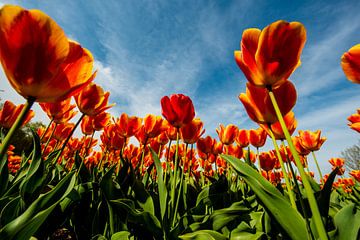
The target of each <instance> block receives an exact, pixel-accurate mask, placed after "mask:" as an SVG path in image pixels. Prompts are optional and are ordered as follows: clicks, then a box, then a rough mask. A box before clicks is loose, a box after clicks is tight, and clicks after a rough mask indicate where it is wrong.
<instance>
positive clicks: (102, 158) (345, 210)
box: [0, 5, 360, 240]
mask: <svg viewBox="0 0 360 240" xmlns="http://www.w3.org/2000/svg"><path fill="white" fill-rule="evenodd" d="M239 41H240V49H239V50H235V51H234V58H235V61H236V63H237V65H238V66H239V74H241V72H242V73H243V74H244V76H245V77H246V79H247V83H246V92H245V93H241V94H240V95H239V100H240V101H239V104H242V105H243V106H244V111H246V112H247V114H248V116H249V118H250V119H251V120H252V121H254V122H255V123H257V124H258V125H259V128H258V129H241V128H239V127H238V126H237V125H236V124H229V125H223V124H220V125H219V127H218V128H217V129H216V132H217V136H210V135H206V134H205V129H204V123H203V122H202V120H201V119H199V118H198V117H197V116H196V109H195V107H194V104H193V102H192V100H191V99H190V98H189V97H188V96H186V95H183V94H180V93H178V94H171V95H170V94H169V96H164V97H162V98H161V99H159V101H160V103H161V112H162V116H156V115H153V114H151V113H149V114H147V115H146V116H145V117H143V118H140V117H138V116H129V115H127V114H126V113H122V114H121V115H119V116H113V115H111V114H110V113H109V112H108V109H110V108H111V107H112V106H113V105H114V104H113V103H109V95H110V94H111V93H110V92H106V91H105V90H104V89H103V88H102V87H101V86H99V85H98V84H96V83H95V82H96V74H97V71H96V69H93V64H94V58H93V56H92V53H91V52H90V51H89V50H87V49H86V48H84V47H83V46H81V43H78V42H75V41H72V40H70V39H69V38H68V37H67V36H66V34H65V32H64V30H63V29H62V28H61V27H60V26H59V25H58V24H57V23H56V22H55V21H54V20H53V19H52V18H51V17H50V16H48V15H47V14H46V13H44V12H42V11H40V10H27V9H24V8H22V7H19V6H13V5H4V6H3V7H2V8H1V10H0V61H1V64H2V68H3V70H4V73H5V75H6V78H7V80H8V81H9V83H10V84H11V86H12V87H13V88H14V90H15V91H16V92H17V93H18V94H19V95H21V96H22V97H23V98H24V104H21V105H15V104H13V103H12V102H11V101H9V100H6V99H4V100H5V102H4V104H3V107H2V109H1V110H0V127H1V136H0V142H1V145H0V239H4V240H5V239H6V240H18V239H20V240H22V239H109V240H122V239H136V240H137V239H139V240H140V239H200V240H201V239H204V240H207V239H216V240H218V239H219V240H226V239H231V240H232V239H234V240H235V239H238V240H241V239H250V240H256V239H259V240H260V239H298V240H303V239H310V240H312V239H321V240H324V239H339V240H352V239H353V240H356V239H360V170H353V171H351V172H346V171H345V168H344V164H345V160H344V159H342V158H338V157H336V156H334V158H331V159H330V160H329V163H330V164H331V165H332V166H333V168H332V172H323V170H322V169H321V168H320V167H319V165H318V162H317V159H316V152H317V151H318V150H319V149H320V148H322V144H323V143H324V142H325V141H326V138H325V137H323V136H322V135H321V130H317V131H310V130H300V129H297V120H296V118H295V114H294V112H293V111H292V109H293V108H294V106H295V104H296V101H297V92H296V88H295V86H294V84H293V83H292V82H291V81H290V80H289V78H290V76H291V74H292V73H293V72H294V71H296V69H297V67H298V66H299V65H300V59H301V53H302V50H303V47H304V45H305V41H306V29H305V27H304V26H303V24H302V23H300V22H286V21H283V20H279V21H276V22H273V23H270V24H269V25H268V26H266V27H265V28H264V29H255V28H251V29H245V30H244V31H243V34H242V36H239ZM284 46H286V47H284ZM349 48H350V49H349V50H348V52H345V53H344V54H343V56H342V58H341V60H339V68H340V61H341V67H342V69H343V72H344V79H345V77H346V78H347V79H348V80H350V81H352V82H353V83H354V85H355V84H359V83H360V44H359V45H356V46H353V47H351V46H349ZM354 87H357V86H354ZM34 104H39V105H40V107H41V109H42V110H43V111H44V112H45V113H46V115H47V116H48V117H49V121H48V122H46V123H45V124H46V127H40V128H38V129H33V130H32V144H31V149H32V151H30V152H22V154H18V152H17V151H16V147H14V145H13V144H12V142H13V140H14V138H15V137H14V136H15V133H16V131H18V129H20V128H21V127H22V126H24V125H25V124H27V123H28V122H30V121H31V119H32V118H33V117H34V115H35V113H34V111H33V110H31V108H32V106H33V105H34ZM195 105H196V104H195ZM75 115H77V116H78V118H77V119H78V120H76V121H74V120H73V117H74V116H75ZM79 116H80V117H79ZM348 120H349V127H350V128H351V129H350V128H349V131H352V130H355V131H357V132H360V109H359V110H356V109H355V108H354V114H353V115H351V116H349V118H348ZM75 129H81V132H82V134H83V136H82V137H81V138H79V137H75V135H74V131H75ZM95 132H99V135H100V138H99V139H97V138H96V137H95V135H94V134H95ZM266 141H270V142H271V143H272V144H273V150H269V151H263V150H262V147H263V146H264V144H265V142H266ZM325 151H326V150H325ZM309 161H314V162H315V164H316V166H317V168H316V169H309V167H308V162H309ZM314 172H316V174H317V176H319V178H317V179H315V178H314Z"/></svg>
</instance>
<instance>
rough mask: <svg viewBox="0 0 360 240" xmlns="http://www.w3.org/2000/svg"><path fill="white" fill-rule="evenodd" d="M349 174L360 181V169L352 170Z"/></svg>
mask: <svg viewBox="0 0 360 240" xmlns="http://www.w3.org/2000/svg"><path fill="white" fill-rule="evenodd" d="M349 174H350V175H351V176H352V177H354V178H355V179H356V181H358V182H360V170H352V171H351V172H350V173H349Z"/></svg>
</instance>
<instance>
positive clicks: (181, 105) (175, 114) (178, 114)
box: [161, 94, 195, 128]
mask: <svg viewBox="0 0 360 240" xmlns="http://www.w3.org/2000/svg"><path fill="white" fill-rule="evenodd" d="M161 113H162V115H163V116H164V118H165V119H166V120H167V121H168V122H169V123H170V125H172V126H174V127H176V128H180V127H182V126H183V125H186V124H188V123H190V122H191V121H192V120H193V119H194V117H195V109H194V105H193V103H192V101H191V99H190V98H189V97H188V96H185V95H183V94H173V95H171V96H170V98H169V97H168V96H164V97H163V98H162V99H161Z"/></svg>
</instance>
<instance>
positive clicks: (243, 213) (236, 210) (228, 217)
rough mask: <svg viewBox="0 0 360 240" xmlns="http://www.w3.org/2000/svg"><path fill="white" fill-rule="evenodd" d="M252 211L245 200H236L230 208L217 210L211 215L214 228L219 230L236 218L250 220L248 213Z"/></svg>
mask: <svg viewBox="0 0 360 240" xmlns="http://www.w3.org/2000/svg"><path fill="white" fill-rule="evenodd" d="M250 211H251V209H249V208H248V207H246V206H245V205H244V202H243V201H241V202H235V203H233V204H232V205H231V206H230V207H228V208H223V209H219V210H215V211H214V212H213V213H212V214H211V215H210V220H211V221H212V229H213V230H215V231H218V230H220V229H221V228H223V227H225V226H227V225H228V224H229V223H230V222H232V221H234V220H236V219H244V220H245V219H247V220H248V221H250V216H249V215H248V213H250Z"/></svg>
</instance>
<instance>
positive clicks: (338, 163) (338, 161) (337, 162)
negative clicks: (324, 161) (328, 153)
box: [329, 158, 345, 168]
mask: <svg viewBox="0 0 360 240" xmlns="http://www.w3.org/2000/svg"><path fill="white" fill-rule="evenodd" d="M329 163H330V164H331V165H332V166H333V167H339V168H341V167H343V166H344V163H345V160H344V159H343V158H330V160H329Z"/></svg>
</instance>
